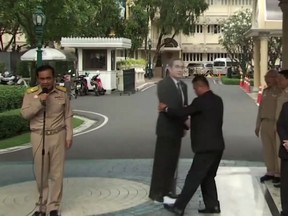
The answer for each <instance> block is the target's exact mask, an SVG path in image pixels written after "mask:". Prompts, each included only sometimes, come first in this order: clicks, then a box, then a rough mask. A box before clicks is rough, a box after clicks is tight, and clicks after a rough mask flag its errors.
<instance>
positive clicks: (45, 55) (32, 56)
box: [21, 47, 76, 61]
mask: <svg viewBox="0 0 288 216" xmlns="http://www.w3.org/2000/svg"><path fill="white" fill-rule="evenodd" d="M41 50H42V60H43V61H53V60H54V61H69V60H71V61H73V60H75V59H76V57H75V55H73V54H72V53H70V54H69V53H65V52H64V51H62V50H58V49H54V48H48V47H47V48H42V49H41ZM21 61H37V48H34V49H30V50H28V51H27V52H25V53H24V54H23V55H22V56H21Z"/></svg>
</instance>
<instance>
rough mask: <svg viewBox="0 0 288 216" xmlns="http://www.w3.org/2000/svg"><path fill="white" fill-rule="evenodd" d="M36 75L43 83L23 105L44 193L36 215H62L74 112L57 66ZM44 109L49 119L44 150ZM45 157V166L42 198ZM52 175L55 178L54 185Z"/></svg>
mask: <svg viewBox="0 0 288 216" xmlns="http://www.w3.org/2000/svg"><path fill="white" fill-rule="evenodd" d="M36 76H37V80H38V83H39V85H38V86H36V87H32V88H29V89H28V90H27V92H26V94H25V96H24V99H23V104H22V108H21V114H22V116H23V118H25V119H28V120H30V130H31V143H32V150H33V157H34V164H35V176H36V182H37V188H38V192H39V194H40V197H39V202H38V203H37V206H38V210H37V211H36V212H34V214H33V215H34V216H46V210H47V212H49V215H50V216H58V215H60V213H59V208H60V202H61V198H62V189H63V187H62V184H63V172H64V159H65V148H66V149H69V148H70V147H71V145H72V137H73V126H72V118H73V114H72V110H71V107H70V100H69V99H68V97H67V94H66V90H65V88H64V87H59V86H55V71H54V68H53V67H51V66H49V65H44V66H41V67H39V68H37V70H36ZM45 110H46V111H45ZM44 111H45V112H46V118H45V119H46V122H45V142H44V149H45V151H44V152H43V151H42V149H43V135H42V134H43V120H44ZM42 154H44V155H42ZM42 157H44V166H43V187H42V189H43V197H42V198H41V170H42V166H41V165H42ZM48 179H49V180H50V181H51V182H50V183H51V184H50V186H49V185H48ZM41 201H42V202H41Z"/></svg>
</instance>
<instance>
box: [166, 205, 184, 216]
mask: <svg viewBox="0 0 288 216" xmlns="http://www.w3.org/2000/svg"><path fill="white" fill-rule="evenodd" d="M164 208H165V209H166V210H168V211H169V212H172V213H174V214H175V215H177V216H183V215H184V210H183V209H179V208H177V207H175V206H174V205H173V204H164Z"/></svg>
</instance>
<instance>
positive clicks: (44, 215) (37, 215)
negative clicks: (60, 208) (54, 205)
mask: <svg viewBox="0 0 288 216" xmlns="http://www.w3.org/2000/svg"><path fill="white" fill-rule="evenodd" d="M32 216H46V213H44V212H39V211H35V212H34V213H33V215H32Z"/></svg>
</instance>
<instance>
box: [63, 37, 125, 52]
mask: <svg viewBox="0 0 288 216" xmlns="http://www.w3.org/2000/svg"><path fill="white" fill-rule="evenodd" d="M61 46H62V47H73V48H122V49H130V48H131V40H130V39H128V38H106V37H104V38H99V37H62V38H61Z"/></svg>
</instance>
